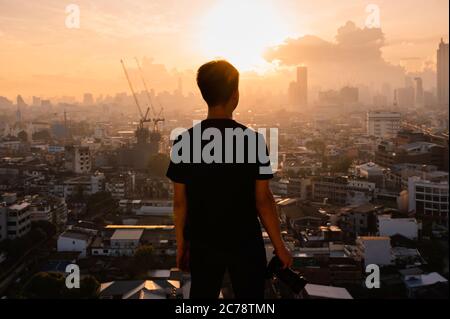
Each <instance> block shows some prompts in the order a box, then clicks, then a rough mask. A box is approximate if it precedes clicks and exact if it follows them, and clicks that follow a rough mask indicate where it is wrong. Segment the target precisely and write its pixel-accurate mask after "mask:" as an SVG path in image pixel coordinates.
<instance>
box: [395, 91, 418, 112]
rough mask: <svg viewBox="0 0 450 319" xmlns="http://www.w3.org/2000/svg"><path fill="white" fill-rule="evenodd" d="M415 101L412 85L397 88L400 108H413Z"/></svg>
mask: <svg viewBox="0 0 450 319" xmlns="http://www.w3.org/2000/svg"><path fill="white" fill-rule="evenodd" d="M415 102H416V94H415V90H414V87H412V86H408V87H404V88H399V89H397V103H398V106H399V107H400V108H404V109H408V108H413V107H414V106H415V104H416V103H415Z"/></svg>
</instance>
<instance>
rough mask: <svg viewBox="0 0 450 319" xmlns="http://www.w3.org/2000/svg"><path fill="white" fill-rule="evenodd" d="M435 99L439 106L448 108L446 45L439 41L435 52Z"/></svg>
mask: <svg viewBox="0 0 450 319" xmlns="http://www.w3.org/2000/svg"><path fill="white" fill-rule="evenodd" d="M436 68H437V98H438V103H439V105H441V106H447V107H448V75H449V74H448V43H444V40H443V39H441V43H440V44H439V49H438V50H437V66H436Z"/></svg>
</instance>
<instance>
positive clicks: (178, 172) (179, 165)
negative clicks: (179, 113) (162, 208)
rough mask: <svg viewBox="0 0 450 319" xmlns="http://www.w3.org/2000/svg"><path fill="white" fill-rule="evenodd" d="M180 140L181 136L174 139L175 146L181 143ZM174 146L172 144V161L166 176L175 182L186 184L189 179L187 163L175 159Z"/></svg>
mask: <svg viewBox="0 0 450 319" xmlns="http://www.w3.org/2000/svg"><path fill="white" fill-rule="evenodd" d="M180 140H181V138H180V137H178V138H177V139H176V140H175V141H174V143H173V146H175V145H176V144H177V143H179V142H180ZM173 146H172V150H171V152H170V163H169V167H168V168H167V173H166V177H167V178H168V179H170V180H171V181H172V182H174V183H180V184H186V183H187V181H188V167H187V164H186V163H183V162H181V161H175V160H174V152H175V148H174V147H173ZM175 155H176V154H175Z"/></svg>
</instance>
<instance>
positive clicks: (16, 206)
mask: <svg viewBox="0 0 450 319" xmlns="http://www.w3.org/2000/svg"><path fill="white" fill-rule="evenodd" d="M28 206H30V203H28V202H23V203H20V204H13V205H11V206H9V209H12V210H23V209H25V208H27V207H28Z"/></svg>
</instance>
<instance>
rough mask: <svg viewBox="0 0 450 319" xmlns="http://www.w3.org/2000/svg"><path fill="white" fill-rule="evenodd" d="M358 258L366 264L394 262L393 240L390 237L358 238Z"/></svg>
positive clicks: (386, 264)
mask: <svg viewBox="0 0 450 319" xmlns="http://www.w3.org/2000/svg"><path fill="white" fill-rule="evenodd" d="M356 258H357V260H361V261H362V262H363V263H364V266H365V267H367V265H370V264H375V265H377V266H388V265H391V264H392V252H391V242H390V238H389V237H375V236H363V237H358V238H357V239H356Z"/></svg>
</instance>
